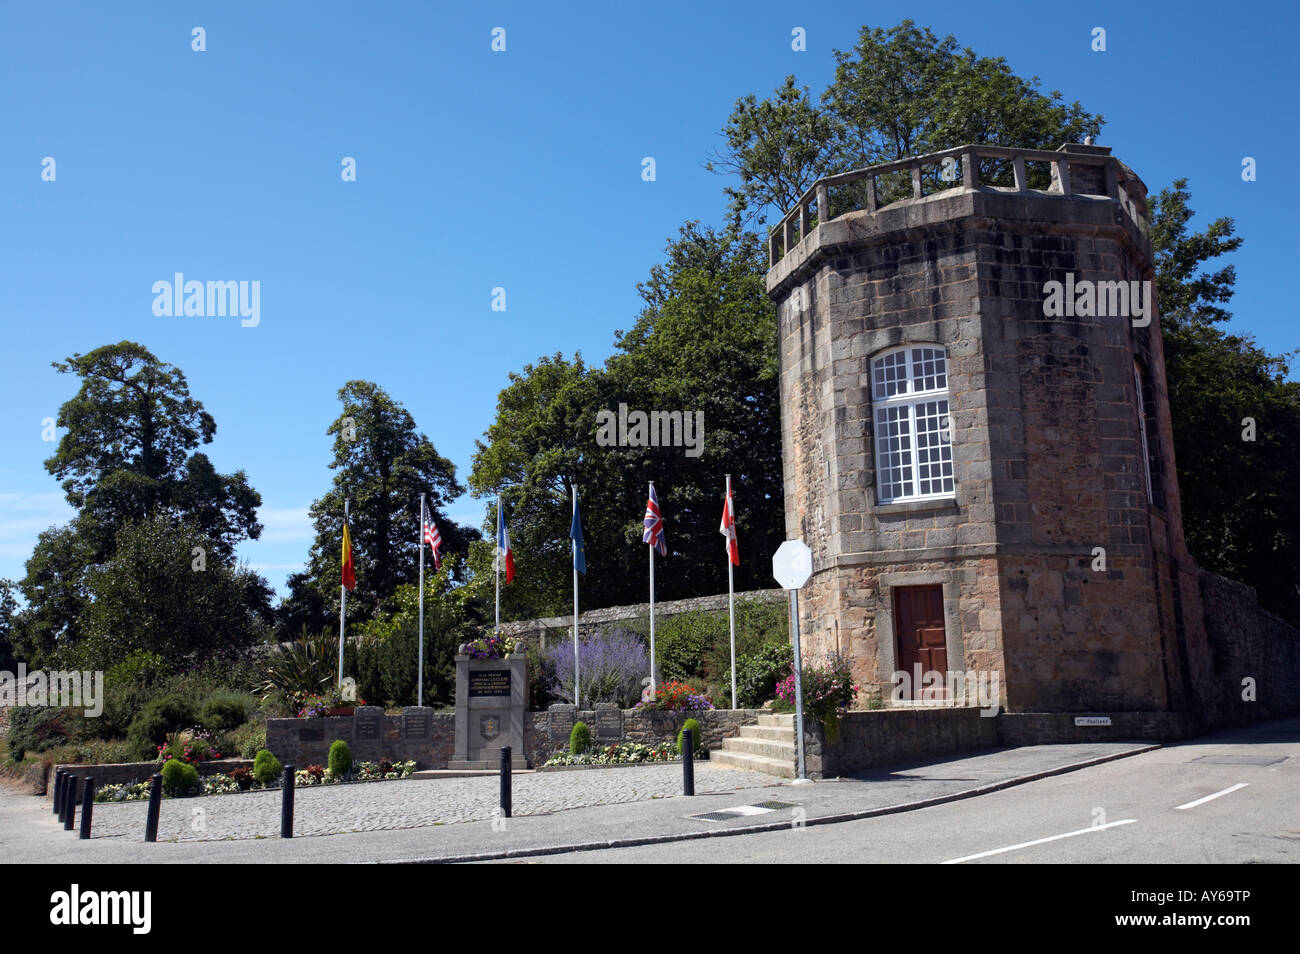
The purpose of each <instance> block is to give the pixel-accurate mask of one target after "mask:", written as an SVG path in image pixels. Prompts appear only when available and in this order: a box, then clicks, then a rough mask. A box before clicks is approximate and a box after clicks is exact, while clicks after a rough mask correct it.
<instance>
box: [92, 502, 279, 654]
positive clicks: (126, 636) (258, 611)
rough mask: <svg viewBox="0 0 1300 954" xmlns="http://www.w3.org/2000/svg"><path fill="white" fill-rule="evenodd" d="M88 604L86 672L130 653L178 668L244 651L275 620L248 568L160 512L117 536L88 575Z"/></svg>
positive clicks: (262, 586) (265, 589) (266, 589)
mask: <svg viewBox="0 0 1300 954" xmlns="http://www.w3.org/2000/svg"><path fill="white" fill-rule="evenodd" d="M86 588H87V590H88V592H89V594H90V597H91V598H90V600H89V603H88V605H87V607H86V609H85V610H84V611H83V612H82V615H81V624H82V626H83V628H84V631H83V639H82V640H81V643H80V644H79V645H78V647H77V648H76V649H75V650H73V651H74V652H76V653H78V657H77V658H78V661H79V663H80V664H81V665H82V666H83V668H84V667H92V668H108V667H109V666H110V665H112V664H113V663H115V662H117V661H119V660H121V659H124V658H125V657H126V656H127V655H128V654H129V653H132V652H136V651H145V652H151V653H157V654H158V655H159V656H161V657H162V658H164V659H165V660H167V662H168V663H170V664H172V665H173V666H175V665H180V664H184V663H186V662H198V661H201V660H203V659H205V658H210V657H212V656H213V655H216V654H219V653H221V652H223V651H224V652H237V651H239V650H243V649H247V648H248V647H249V646H250V645H252V643H253V642H255V641H257V639H258V638H259V637H260V636H261V635H262V634H263V633H264V632H265V631H266V629H267V627H268V626H269V624H270V620H271V605H270V604H271V588H270V586H268V584H267V583H266V581H265V580H264V579H262V577H260V576H259V575H257V574H256V573H253V572H252V571H250V570H248V569H247V567H244V566H237V565H232V564H230V563H227V562H223V560H222V558H221V556H220V554H219V552H217V551H216V549H215V548H214V547H213V546H212V541H211V540H210V539H208V538H207V537H206V536H204V535H203V534H201V533H200V532H199V531H198V530H197V529H195V528H194V527H192V526H190V525H189V524H188V523H186V522H181V523H173V522H172V521H171V520H170V519H169V518H167V517H165V516H162V515H159V516H155V517H152V518H149V519H146V520H142V521H141V522H139V523H135V524H130V525H128V526H126V527H123V528H122V529H121V530H120V531H118V535H117V545H116V547H115V550H114V553H113V556H112V557H111V558H110V559H109V560H108V561H107V562H105V563H104V564H102V565H100V566H96V567H93V568H92V569H91V570H90V571H89V572H88V573H87V575H86Z"/></svg>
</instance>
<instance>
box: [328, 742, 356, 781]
mask: <svg viewBox="0 0 1300 954" xmlns="http://www.w3.org/2000/svg"><path fill="white" fill-rule="evenodd" d="M329 769H330V773H331V774H332V775H334V776H335V777H337V778H342V777H343V776H344V775H347V774H348V773H349V772H351V771H352V750H351V749H350V748H348V744H347V743H346V742H344V741H343V740H342V739H335V740H334V743H333V744H332V745H331V746H330V757H329Z"/></svg>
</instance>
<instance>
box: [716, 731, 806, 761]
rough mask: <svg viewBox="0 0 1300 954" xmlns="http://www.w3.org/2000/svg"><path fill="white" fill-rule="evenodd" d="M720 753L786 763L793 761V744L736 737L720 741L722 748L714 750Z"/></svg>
mask: <svg viewBox="0 0 1300 954" xmlns="http://www.w3.org/2000/svg"><path fill="white" fill-rule="evenodd" d="M714 751H715V752H716V751H722V752H739V753H741V754H743V755H761V756H763V758H767V759H784V760H785V761H787V762H793V761H794V760H795V751H794V743H793V742H773V741H771V740H769V739H745V738H740V737H738V736H732V737H731V738H729V739H723V740H722V748H721V749H720V750H719V749H715V750H714Z"/></svg>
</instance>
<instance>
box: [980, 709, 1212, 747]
mask: <svg viewBox="0 0 1300 954" xmlns="http://www.w3.org/2000/svg"><path fill="white" fill-rule="evenodd" d="M1089 716H1091V717H1096V716H1104V717H1105V718H1108V719H1110V723H1111V724H1110V725H1076V724H1075V721H1074V720H1075V719H1076V718H1078V717H1089ZM992 721H994V722H996V723H997V730H998V744H999V745H1060V744H1064V743H1073V742H1175V741H1178V740H1180V739H1190V738H1194V737H1195V736H1197V735H1199V734H1200V732H1201V728H1200V720H1199V719H1198V718H1197V717H1196V715H1194V714H1193V713H1190V712H1003V713H1001V714H1000V715H998V716H997V718H996V719H994V720H992Z"/></svg>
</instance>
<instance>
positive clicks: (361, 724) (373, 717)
mask: <svg viewBox="0 0 1300 954" xmlns="http://www.w3.org/2000/svg"><path fill="white" fill-rule="evenodd" d="M383 719H384V710H382V709H375V710H374V711H366V710H364V709H358V710H357V713H356V717H355V722H354V723H353V726H354V728H353V731H354V733H355V736H354V737H355V738H356V740H357V741H358V742H362V741H368V740H371V739H378V738H379V730H380V727H381V725H382V724H383Z"/></svg>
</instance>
